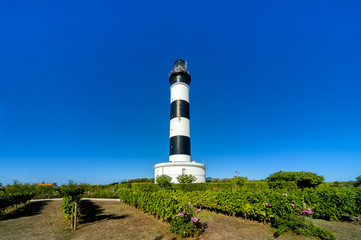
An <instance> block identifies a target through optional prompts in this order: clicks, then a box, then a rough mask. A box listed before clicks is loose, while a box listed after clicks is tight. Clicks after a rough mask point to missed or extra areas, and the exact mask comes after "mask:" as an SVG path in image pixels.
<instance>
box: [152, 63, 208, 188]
mask: <svg viewBox="0 0 361 240" xmlns="http://www.w3.org/2000/svg"><path fill="white" fill-rule="evenodd" d="M169 83H170V85H171V86H170V128H169V162H162V163H158V164H155V166H154V179H155V182H156V181H157V178H158V177H159V176H162V175H167V176H170V177H171V178H172V180H171V181H172V183H178V179H177V177H178V176H179V175H182V174H191V175H193V176H194V177H196V183H203V182H206V166H205V165H204V164H202V163H197V162H195V161H191V138H190V137H191V135H190V121H189V84H190V83H191V75H190V74H189V71H188V69H187V63H186V62H185V61H183V60H181V59H178V60H177V61H175V62H174V67H173V69H172V71H171V72H170V74H169Z"/></svg>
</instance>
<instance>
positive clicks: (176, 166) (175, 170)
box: [154, 161, 206, 183]
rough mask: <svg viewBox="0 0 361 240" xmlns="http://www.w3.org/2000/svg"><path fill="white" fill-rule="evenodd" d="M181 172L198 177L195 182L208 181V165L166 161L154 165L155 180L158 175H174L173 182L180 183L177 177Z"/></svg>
mask: <svg viewBox="0 0 361 240" xmlns="http://www.w3.org/2000/svg"><path fill="white" fill-rule="evenodd" d="M181 174H188V175H189V174H191V175H193V176H195V177H196V178H197V180H196V181H195V183H205V182H206V166H205V165H204V164H202V163H196V162H194V161H193V162H165V163H158V164H156V165H155V166H154V180H156V179H157V177H158V176H161V175H168V176H170V177H172V183H178V181H177V177H178V176H179V175H181Z"/></svg>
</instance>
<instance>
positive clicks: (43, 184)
mask: <svg viewBox="0 0 361 240" xmlns="http://www.w3.org/2000/svg"><path fill="white" fill-rule="evenodd" d="M38 186H52V187H53V188H57V187H58V185H56V183H45V182H41V183H38Z"/></svg>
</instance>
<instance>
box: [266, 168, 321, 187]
mask: <svg viewBox="0 0 361 240" xmlns="http://www.w3.org/2000/svg"><path fill="white" fill-rule="evenodd" d="M266 180H267V181H268V182H269V183H270V182H279V181H285V182H295V183H296V184H297V187H298V188H309V187H313V188H314V187H317V186H318V185H320V184H321V183H323V182H324V177H322V176H318V175H317V174H316V173H312V172H283V171H279V172H276V173H273V174H271V175H270V176H269V177H268V178H266Z"/></svg>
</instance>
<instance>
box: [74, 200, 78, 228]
mask: <svg viewBox="0 0 361 240" xmlns="http://www.w3.org/2000/svg"><path fill="white" fill-rule="evenodd" d="M77 208H78V204H77V203H76V202H75V211H74V214H75V219H74V231H76V223H77V221H78V211H77Z"/></svg>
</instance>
